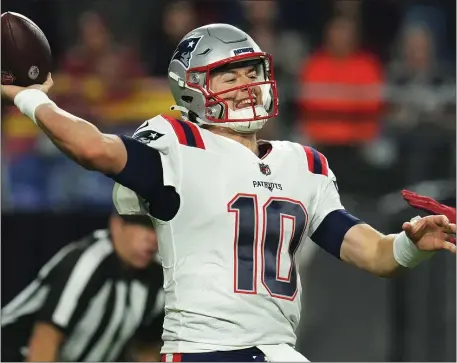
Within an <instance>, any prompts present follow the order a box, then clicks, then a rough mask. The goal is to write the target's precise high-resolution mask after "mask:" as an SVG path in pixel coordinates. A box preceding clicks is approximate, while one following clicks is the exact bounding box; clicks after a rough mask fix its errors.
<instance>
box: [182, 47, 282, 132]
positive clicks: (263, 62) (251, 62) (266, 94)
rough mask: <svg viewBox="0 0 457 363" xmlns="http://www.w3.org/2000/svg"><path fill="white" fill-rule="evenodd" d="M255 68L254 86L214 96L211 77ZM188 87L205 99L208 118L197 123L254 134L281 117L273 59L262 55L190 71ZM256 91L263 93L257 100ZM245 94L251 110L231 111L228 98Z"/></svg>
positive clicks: (242, 87)
mask: <svg viewBox="0 0 457 363" xmlns="http://www.w3.org/2000/svg"><path fill="white" fill-rule="evenodd" d="M246 66H254V67H255V70H256V79H255V80H253V82H252V83H248V84H244V85H240V86H235V87H231V88H229V89H226V90H223V91H219V92H214V91H213V90H211V87H210V80H211V76H212V75H214V74H215V73H218V72H224V71H228V70H230V69H233V68H240V67H246ZM185 82H186V86H187V87H188V88H190V89H194V90H197V91H198V92H199V93H201V94H202V95H203V96H204V98H205V115H204V117H201V116H203V115H198V116H199V117H198V118H197V120H196V121H197V122H199V123H202V124H212V125H217V126H223V127H230V128H232V129H233V130H235V131H237V132H244V133H250V132H255V131H257V130H259V129H261V128H262V127H263V125H264V124H265V123H266V122H267V120H268V119H270V118H272V117H275V116H277V114H278V97H277V89H276V81H275V80H274V75H273V64H272V58H271V56H270V55H268V54H266V53H262V52H258V53H248V54H242V55H238V56H234V57H230V58H227V59H224V60H221V61H219V62H216V63H212V64H209V65H207V66H204V67H195V68H190V69H189V70H187V72H186V81H185ZM255 88H258V89H260V95H259V96H260V98H261V99H257V95H256V92H255ZM237 90H245V91H246V93H247V99H248V100H249V101H250V102H249V106H246V107H243V108H240V109H235V110H233V109H231V108H230V107H229V105H228V103H227V100H225V99H224V95H227V94H229V93H231V92H234V91H237Z"/></svg>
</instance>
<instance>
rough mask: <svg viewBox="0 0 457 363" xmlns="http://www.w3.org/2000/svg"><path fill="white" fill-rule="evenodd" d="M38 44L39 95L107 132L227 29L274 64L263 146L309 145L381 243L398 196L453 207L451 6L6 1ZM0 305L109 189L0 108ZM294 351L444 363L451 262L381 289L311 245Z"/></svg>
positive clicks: (137, 114) (142, 108)
mask: <svg viewBox="0 0 457 363" xmlns="http://www.w3.org/2000/svg"><path fill="white" fill-rule="evenodd" d="M4 11H15V12H19V13H22V14H24V15H25V16H27V17H29V18H31V19H32V20H33V21H34V22H35V23H37V25H38V26H39V27H41V29H42V30H43V31H44V32H45V34H46V35H47V37H48V39H49V42H50V44H51V47H52V50H53V55H54V61H55V70H54V72H53V78H54V82H55V86H54V89H53V91H52V98H53V99H54V100H55V101H56V102H57V103H58V104H59V106H61V107H62V108H64V109H66V110H68V111H70V112H72V113H75V114H77V115H78V116H81V117H84V118H87V119H88V120H90V121H91V122H93V123H94V124H96V125H97V126H98V127H99V128H100V129H102V130H103V131H105V132H111V133H127V134H131V133H132V132H133V131H134V130H135V129H136V128H137V127H138V125H139V124H141V123H142V122H143V121H144V120H145V119H148V118H151V117H153V116H155V115H157V114H159V113H166V114H168V113H169V114H172V113H171V112H170V111H169V107H170V105H172V104H173V99H172V97H171V94H170V92H169V90H168V84H167V80H166V76H167V67H168V62H169V59H170V57H171V55H172V53H173V51H174V48H175V47H176V45H177V42H178V41H179V40H180V39H181V37H182V36H183V35H184V34H185V33H187V32H188V31H189V30H191V29H193V28H195V27H197V26H200V25H204V24H207V23H212V22H225V23H230V24H233V25H235V26H239V27H240V28H241V29H243V30H245V31H247V32H248V33H249V34H250V35H251V36H252V37H253V38H254V40H256V42H257V43H258V44H259V45H260V47H261V48H263V50H265V51H267V52H270V53H272V54H273V57H274V60H275V74H276V78H277V80H278V89H279V93H280V116H279V117H278V118H277V119H276V120H274V121H271V122H269V123H268V124H267V126H266V127H265V129H264V130H263V135H262V136H263V137H264V138H268V139H287V140H293V141H297V142H301V143H304V144H308V145H312V146H313V147H315V148H317V149H318V150H319V151H321V152H323V153H324V154H325V155H326V156H327V158H328V160H329V163H330V167H331V168H332V169H333V171H334V172H335V174H336V176H337V178H338V181H339V188H340V192H341V195H342V199H343V204H344V205H345V206H346V208H347V209H349V210H350V211H351V212H352V213H353V214H355V215H357V216H359V217H361V218H362V219H364V220H366V221H367V222H369V223H371V224H372V225H373V226H375V227H377V228H379V229H380V230H381V231H383V232H385V233H392V232H395V231H398V230H399V229H400V228H401V224H402V222H403V221H405V220H409V219H410V218H412V217H414V216H415V215H417V214H418V212H417V211H414V210H412V209H411V208H409V207H408V206H407V205H406V203H405V202H403V200H402V199H401V196H400V193H399V190H400V189H401V188H404V187H406V188H410V189H412V190H414V191H416V192H419V193H422V194H426V195H428V196H431V197H433V198H436V199H438V200H440V201H441V202H444V203H447V204H448V205H453V206H455V175H456V171H455V166H456V139H455V132H456V130H455V127H456V119H455V117H456V102H455V101H456V99H455V97H456V92H455V76H456V74H455V70H456V67H455V64H456V3H455V1H453V0H449V1H445V0H442V1H413V0H382V1H374V0H373V1H369V0H365V1H356V0H352V1H334V0H319V1H317V0H316V1H305V0H302V1H294V0H287V1H285V0H282V1H260V0H258V1H237V0H227V1H224V0H199V1H184V0H181V1H174V0H99V1H95V0H78V1H70V0H33V1H32V0H30V1H28V0H3V1H2V12H4ZM1 128H2V134H1V142H2V154H1V155H2V184H1V186H2V189H1V191H2V305H4V304H5V303H7V302H8V301H9V300H10V299H11V298H12V297H13V296H14V295H15V294H17V293H18V292H19V291H20V290H21V289H22V288H23V287H24V286H25V285H26V284H27V283H28V282H29V281H30V280H32V279H33V278H34V276H35V274H36V273H37V271H38V269H39V268H40V267H41V266H42V265H43V264H44V262H45V261H46V260H47V259H48V258H49V257H50V256H51V255H52V254H53V253H55V252H56V251H57V250H58V249H59V248H60V247H61V246H62V245H63V244H65V243H68V242H70V241H71V240H72V239H74V238H78V237H81V236H83V235H85V234H86V233H88V232H90V231H91V230H93V229H95V228H100V227H104V226H105V223H106V221H107V217H108V215H109V213H110V211H111V209H112V201H111V192H112V182H111V180H110V179H108V178H106V177H104V176H102V175H99V174H97V173H93V172H89V171H85V170H84V169H82V168H81V167H79V166H77V165H76V164H74V163H73V162H72V161H70V160H68V159H66V158H65V157H64V156H63V155H62V154H61V153H60V152H59V151H58V150H57V149H56V148H55V147H54V146H53V145H52V144H51V143H50V142H49V141H48V139H47V138H46V137H44V136H43V134H41V133H40V132H39V131H38V130H37V128H36V127H35V125H34V124H33V123H32V122H30V120H28V119H26V118H24V117H23V116H22V115H21V114H19V113H18V112H17V111H16V110H15V109H13V108H10V107H7V106H5V105H3V106H2V122H1ZM303 261H304V263H303V265H302V268H301V269H302V276H303V284H304V290H303V293H304V298H303V313H302V316H303V319H302V322H301V325H300V328H299V332H298V343H297V347H298V349H299V350H300V351H301V352H302V353H303V354H305V355H306V356H307V357H308V358H309V359H310V360H311V361H386V360H387V361H455V360H456V290H455V288H456V273H455V268H456V262H455V256H450V255H445V254H439V255H438V256H436V257H435V258H434V259H432V260H431V261H430V262H428V263H425V264H423V265H421V266H420V267H418V268H417V269H415V270H414V271H413V272H411V273H409V274H408V275H405V276H404V277H400V278H397V279H395V280H380V279H377V278H374V277H371V276H369V275H367V274H364V273H362V272H359V271H356V270H355V269H353V268H351V267H348V266H345V265H344V264H342V263H339V262H338V261H336V260H334V259H332V258H331V257H329V256H328V255H326V254H325V253H324V252H321V251H318V250H317V249H316V248H315V247H314V246H312V245H310V244H309V245H308V246H307V248H306V249H305V252H304V256H303Z"/></svg>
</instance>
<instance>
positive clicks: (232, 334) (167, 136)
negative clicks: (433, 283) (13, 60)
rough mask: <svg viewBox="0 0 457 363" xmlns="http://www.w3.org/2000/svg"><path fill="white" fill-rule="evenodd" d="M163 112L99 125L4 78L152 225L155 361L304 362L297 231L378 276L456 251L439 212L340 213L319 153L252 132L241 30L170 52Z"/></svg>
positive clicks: (249, 58) (247, 49) (255, 121)
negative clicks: (364, 216)
mask: <svg viewBox="0 0 457 363" xmlns="http://www.w3.org/2000/svg"><path fill="white" fill-rule="evenodd" d="M170 56H171V61H170V66H169V69H168V78H169V81H170V88H171V92H172V93H173V96H174V99H175V101H176V105H175V106H173V107H172V109H175V110H178V111H180V112H181V114H182V119H180V120H178V119H173V118H170V117H168V116H163V115H159V116H156V117H154V118H152V119H150V120H147V121H145V122H144V123H143V124H142V125H141V126H140V127H139V128H138V129H137V130H136V132H135V133H134V135H133V136H132V137H129V136H125V135H121V136H118V135H109V134H104V133H102V132H100V131H99V130H98V129H97V128H96V127H95V126H94V125H93V124H91V123H90V122H88V121H86V120H83V119H81V118H79V117H77V116H74V115H72V114H69V113H68V112H66V111H64V110H62V109H60V108H59V107H58V106H57V105H56V104H55V103H54V102H52V101H51V100H50V99H49V98H48V97H47V95H46V92H47V91H48V90H49V88H50V87H51V86H52V79H51V78H50V77H49V78H48V80H47V81H46V82H45V83H44V84H43V85H36V86H32V87H29V88H26V89H24V88H20V87H14V86H3V87H2V95H3V97H6V98H7V99H9V100H13V101H14V103H15V104H16V106H17V107H18V108H19V110H20V111H21V112H22V113H24V114H25V115H27V116H28V117H30V118H31V119H32V120H33V121H34V122H35V123H36V124H37V125H38V126H39V127H40V128H41V129H42V130H43V132H44V133H45V134H46V135H47V136H48V137H49V138H50V139H51V140H52V141H53V142H54V144H55V145H56V146H57V147H58V148H59V149H60V150H61V151H62V152H64V153H65V154H66V155H68V156H69V157H70V158H72V159H73V160H75V161H76V162H77V163H79V164H80V165H82V166H83V167H85V168H87V169H89V170H96V171H99V172H101V173H104V174H106V175H107V176H109V177H110V178H112V179H114V180H115V181H116V185H115V188H114V191H113V200H114V204H115V205H116V208H117V210H118V212H119V213H120V214H130V215H135V214H147V215H149V216H150V217H151V219H152V220H153V222H154V223H155V225H156V230H157V234H158V239H159V254H160V258H161V260H162V264H163V270H164V289H165V294H166V302H165V304H166V308H165V310H166V317H165V321H164V332H163V337H162V338H163V341H164V345H163V348H162V361H170V362H171V361H172V362H181V361H182V362H186V361H192V362H198V361H212V362H215V361H231V362H234V361H242V362H249V361H250V362H255V361H265V360H268V361H307V360H306V358H305V357H303V356H302V355H301V354H299V353H298V352H296V351H295V350H294V346H295V340H296V336H295V332H294V331H295V329H296V327H297V325H298V322H299V319H300V306H301V303H300V295H301V283H300V277H299V275H298V274H297V271H298V267H297V264H298V263H299V261H296V259H295V256H296V255H297V256H298V254H297V252H298V251H299V250H300V248H301V247H302V243H303V242H304V241H305V239H306V237H309V238H310V239H311V240H312V241H314V242H315V243H316V244H318V245H319V246H320V247H322V248H323V249H324V250H326V251H327V252H328V253H330V254H332V255H334V256H335V257H336V258H338V259H341V260H342V261H345V262H347V263H350V264H352V265H354V266H356V267H358V268H360V269H363V270H366V271H368V272H370V273H372V274H374V275H377V276H381V277H390V276H393V275H394V274H395V273H396V272H398V271H399V270H402V269H408V268H412V267H414V266H415V265H417V264H418V263H419V262H421V261H423V260H426V259H428V258H429V257H431V256H432V255H433V253H434V252H435V251H438V250H449V251H451V252H453V253H455V245H454V244H452V243H450V242H449V240H450V239H451V238H452V237H453V234H455V224H452V223H450V222H449V220H448V218H447V217H445V216H443V215H437V216H427V217H425V218H419V219H417V220H414V221H411V222H406V223H404V225H403V231H402V232H401V233H398V234H392V235H384V234H382V233H380V232H378V231H377V230H375V229H374V228H372V227H370V226H369V225H368V224H366V223H364V222H362V221H361V220H359V219H358V218H356V217H354V216H352V215H351V214H350V213H349V212H348V211H346V210H345V209H344V207H343V206H342V204H341V202H340V197H339V194H338V189H337V184H336V178H335V175H334V174H333V173H332V170H331V168H330V166H329V163H328V160H327V159H326V158H325V156H324V155H322V154H321V153H319V152H318V151H316V150H314V149H312V148H311V147H308V146H302V145H299V144H296V143H292V142H289V141H261V140H258V139H257V137H256V132H257V131H258V130H260V129H261V128H262V127H263V126H264V125H265V123H266V122H267V121H268V119H270V118H273V117H275V116H276V115H277V114H278V92H277V88H276V87H277V86H276V81H275V77H274V71H273V59H272V57H271V55H269V54H267V53H265V52H262V51H261V49H260V48H259V47H258V45H257V44H256V43H255V42H254V41H253V39H252V38H251V37H250V36H249V35H248V34H246V33H244V32H243V31H241V30H239V29H237V28H235V27H233V26H231V25H226V24H212V25H208V26H204V27H201V28H198V29H195V30H193V31H192V32H190V33H189V34H187V35H186V36H185V37H184V38H183V39H182V41H181V42H180V43H179V45H178V46H177V48H176V51H175V52H174V53H173V54H171V55H170Z"/></svg>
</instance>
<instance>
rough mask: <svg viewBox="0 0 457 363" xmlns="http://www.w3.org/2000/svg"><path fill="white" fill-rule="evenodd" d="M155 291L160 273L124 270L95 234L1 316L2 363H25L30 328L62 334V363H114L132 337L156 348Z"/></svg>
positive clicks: (63, 254) (46, 269) (158, 295)
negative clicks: (21, 362)
mask: <svg viewBox="0 0 457 363" xmlns="http://www.w3.org/2000/svg"><path fill="white" fill-rule="evenodd" d="M162 285H163V273H162V268H161V266H159V265H158V264H153V265H151V266H150V267H148V268H147V269H144V270H129V269H126V268H125V267H124V265H123V264H122V263H121V261H120V260H119V258H118V257H117V255H116V253H115V251H114V249H113V245H112V242H111V240H110V238H109V234H108V232H107V231H105V230H101V231H96V232H94V233H93V234H92V235H91V236H90V237H88V238H86V239H84V240H82V241H80V242H76V243H72V244H69V245H68V246H66V247H64V248H63V249H61V250H60V251H59V252H58V253H57V254H56V255H55V256H54V257H53V258H52V259H51V260H50V261H49V262H48V263H47V264H46V265H44V266H43V267H42V269H41V270H40V272H39V274H38V277H37V278H36V279H35V280H34V281H33V282H32V283H31V284H30V285H29V286H28V287H27V288H25V289H24V290H23V291H22V292H21V293H20V294H19V295H18V296H16V298H14V299H13V300H12V301H11V302H10V303H9V304H8V305H7V306H5V307H4V308H3V309H2V361H5V359H8V360H9V359H13V358H14V357H16V358H17V357H19V359H23V358H25V355H26V348H27V344H28V341H29V338H30V335H31V332H32V329H33V326H34V324H35V323H36V322H46V323H50V324H52V325H54V326H56V327H58V328H59V329H60V330H61V331H62V332H63V333H64V335H65V340H64V343H63V345H62V346H61V350H60V357H59V360H61V361H72V362H77V361H98V362H101V361H116V360H117V359H119V356H120V355H121V353H122V352H123V350H124V348H125V347H126V345H127V344H128V343H129V341H130V340H131V339H132V338H133V337H134V336H138V338H139V339H141V340H147V341H151V342H158V341H160V337H161V333H162V321H163V304H164V294H163V290H162ZM19 354H21V355H22V358H21V357H20V355H19Z"/></svg>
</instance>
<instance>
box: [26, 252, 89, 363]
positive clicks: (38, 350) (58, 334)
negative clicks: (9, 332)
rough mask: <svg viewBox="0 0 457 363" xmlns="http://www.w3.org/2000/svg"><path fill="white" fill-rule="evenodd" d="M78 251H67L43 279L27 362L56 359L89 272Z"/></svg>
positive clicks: (76, 315) (72, 323)
mask: <svg viewBox="0 0 457 363" xmlns="http://www.w3.org/2000/svg"><path fill="white" fill-rule="evenodd" d="M82 253H83V251H82V250H73V251H71V252H70V253H69V254H67V255H66V256H65V257H64V258H63V259H62V260H60V261H59V262H58V263H57V265H56V266H55V267H54V268H53V269H52V270H51V271H50V273H49V275H48V276H47V277H46V278H45V279H44V281H43V283H44V284H45V285H46V286H48V288H49V293H48V295H47V298H46V300H45V302H44V304H43V305H42V307H41V309H40V310H39V311H38V312H37V317H36V321H35V326H34V328H33V330H32V335H31V337H30V340H29V345H28V355H27V361H28V362H40V361H41V362H43V361H47V362H52V361H54V362H56V361H59V351H60V346H61V344H62V343H63V342H64V340H65V338H66V335H67V332H68V331H70V329H71V328H72V327H73V326H74V324H75V322H76V321H77V320H78V315H79V313H80V312H81V309H80V308H79V307H80V306H79V305H80V302H79V301H80V300H79V298H80V297H81V295H82V294H83V292H84V291H85V290H86V288H87V285H88V283H89V281H90V279H91V274H90V273H91V272H93V271H90V268H88V267H87V264H85V263H83V262H84V261H82V260H83V259H82V258H81V254H82ZM88 272H89V274H88Z"/></svg>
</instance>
